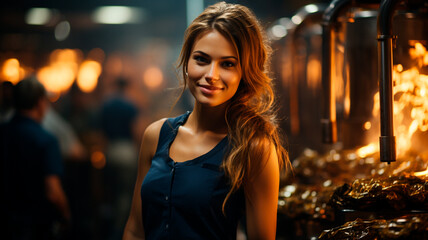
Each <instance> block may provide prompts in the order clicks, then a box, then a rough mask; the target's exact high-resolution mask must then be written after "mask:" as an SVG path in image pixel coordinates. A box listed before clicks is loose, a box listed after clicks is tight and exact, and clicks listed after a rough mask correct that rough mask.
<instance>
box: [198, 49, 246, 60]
mask: <svg viewBox="0 0 428 240" xmlns="http://www.w3.org/2000/svg"><path fill="white" fill-rule="evenodd" d="M193 53H198V54H201V55H203V56H205V57H209V58H210V57H211V56H210V55H208V54H206V53H205V52H203V51H200V50H197V51H194V52H193ZM228 58H233V59H235V60H236V61H238V58H237V57H235V56H224V57H221V59H228Z"/></svg>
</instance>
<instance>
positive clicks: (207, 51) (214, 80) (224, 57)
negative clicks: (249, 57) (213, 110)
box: [187, 30, 242, 107]
mask: <svg viewBox="0 0 428 240" xmlns="http://www.w3.org/2000/svg"><path fill="white" fill-rule="evenodd" d="M187 73H188V85H189V89H190V92H191V93H192V94H193V96H194V97H195V99H196V102H197V103H200V104H202V105H204V106H209V107H215V106H219V105H221V104H223V103H225V102H227V101H228V100H230V99H231V98H232V97H233V95H235V93H236V91H237V90H238V86H239V82H240V81H241V76H242V73H241V66H240V65H239V61H238V54H237V53H236V51H235V48H234V47H233V44H232V43H231V42H230V41H229V40H228V39H226V38H225V37H224V36H223V35H221V34H220V33H219V32H218V31H216V30H213V31H210V32H208V33H205V34H204V35H203V36H202V37H200V38H199V39H198V40H196V42H195V45H194V46H193V49H192V52H191V54H190V58H189V62H188V66H187Z"/></svg>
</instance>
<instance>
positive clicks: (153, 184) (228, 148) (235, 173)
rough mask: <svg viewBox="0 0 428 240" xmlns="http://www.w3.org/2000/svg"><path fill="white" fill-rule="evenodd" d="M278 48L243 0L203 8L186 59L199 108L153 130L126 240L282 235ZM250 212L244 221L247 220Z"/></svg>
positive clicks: (284, 160) (283, 156)
mask: <svg viewBox="0 0 428 240" xmlns="http://www.w3.org/2000/svg"><path fill="white" fill-rule="evenodd" d="M269 53H270V48H269V46H268V45H267V44H266V42H265V39H264V35H263V33H262V29H261V27H260V25H259V23H258V21H257V19H256V17H255V16H254V14H253V13H252V12H251V11H250V10H249V9H248V8H246V7H244V6H241V5H238V4H227V3H224V2H220V3H217V4H215V5H212V6H210V7H208V8H207V9H205V11H204V12H203V13H202V14H201V15H199V16H198V17H197V18H196V19H195V20H194V21H193V22H192V24H191V25H190V26H189V27H188V29H187V31H186V33H185V41H184V45H183V48H182V51H181V55H180V62H179V67H181V69H182V74H183V78H184V82H185V83H184V84H185V86H184V87H185V88H186V87H188V88H189V90H190V92H191V93H192V95H193V96H194V98H195V105H194V108H193V111H192V112H188V113H186V114H183V115H181V116H178V117H176V118H169V119H162V120H159V121H157V122H154V123H152V124H151V125H150V126H149V127H148V128H147V129H146V131H145V133H144V136H143V140H142V145H141V152H140V159H139V168H138V177H137V182H136V186H135V191H134V197H133V202H132V209H131V214H130V216H129V219H128V222H127V224H126V227H125V232H124V237H123V239H125V240H131V239H235V238H236V232H237V226H238V222H239V221H240V220H242V219H245V221H246V222H245V223H243V224H245V225H246V233H247V236H248V239H275V232H276V214H277V201H278V191H279V174H280V168H281V167H282V166H284V165H285V164H288V155H287V152H286V151H285V150H284V148H283V147H282V146H281V143H280V137H279V134H278V132H277V127H276V125H275V121H274V117H275V115H274V113H273V111H272V109H271V108H272V103H273V91H272V88H271V79H270V78H269V77H268V76H267V64H268V57H269ZM244 216H245V217H244Z"/></svg>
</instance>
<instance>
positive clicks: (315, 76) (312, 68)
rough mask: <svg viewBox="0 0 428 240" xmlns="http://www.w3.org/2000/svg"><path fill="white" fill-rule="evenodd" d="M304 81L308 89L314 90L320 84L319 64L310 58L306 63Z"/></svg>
mask: <svg viewBox="0 0 428 240" xmlns="http://www.w3.org/2000/svg"><path fill="white" fill-rule="evenodd" d="M306 79H307V80H306V81H307V84H308V87H309V88H310V89H313V90H316V89H318V88H319V87H320V83H321V62H320V61H319V60H318V59H316V58H314V57H312V58H310V59H309V61H308V65H307V67H306Z"/></svg>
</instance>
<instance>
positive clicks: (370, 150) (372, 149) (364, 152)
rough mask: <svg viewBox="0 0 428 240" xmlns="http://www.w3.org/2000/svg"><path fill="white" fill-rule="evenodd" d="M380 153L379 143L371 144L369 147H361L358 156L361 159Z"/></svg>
mask: <svg viewBox="0 0 428 240" xmlns="http://www.w3.org/2000/svg"><path fill="white" fill-rule="evenodd" d="M376 152H379V144H378V143H370V144H369V145H367V146H364V147H361V148H359V149H358V150H357V155H358V156H359V157H360V158H364V157H367V156H369V155H371V154H374V153H376Z"/></svg>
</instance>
